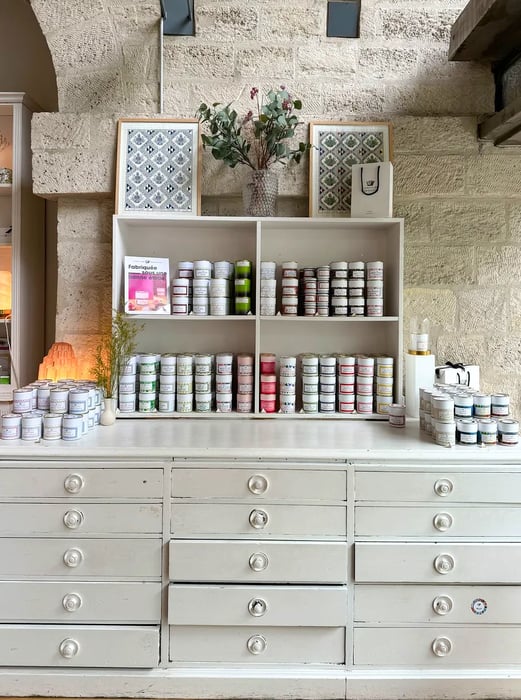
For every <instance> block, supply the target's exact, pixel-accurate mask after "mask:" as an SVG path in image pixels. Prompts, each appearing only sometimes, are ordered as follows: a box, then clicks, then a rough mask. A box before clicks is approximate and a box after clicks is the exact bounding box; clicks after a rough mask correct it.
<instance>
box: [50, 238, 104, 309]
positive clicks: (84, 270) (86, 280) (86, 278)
mask: <svg viewBox="0 0 521 700" xmlns="http://www.w3.org/2000/svg"><path fill="white" fill-rule="evenodd" d="M58 268H59V270H60V271H61V275H60V279H61V285H62V286H61V289H59V292H61V293H59V294H58V298H62V299H63V298H64V297H65V295H66V294H68V293H69V289H71V288H74V287H94V288H99V289H104V288H107V287H110V285H111V277H112V246H111V245H110V244H109V243H107V244H100V242H99V241H95V240H88V241H87V240H86V241H84V242H83V244H82V246H81V255H78V241H77V239H70V238H69V239H66V240H63V241H62V240H58Z"/></svg>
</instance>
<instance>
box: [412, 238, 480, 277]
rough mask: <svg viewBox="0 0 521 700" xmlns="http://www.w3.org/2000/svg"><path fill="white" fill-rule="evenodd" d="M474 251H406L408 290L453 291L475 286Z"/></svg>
mask: <svg viewBox="0 0 521 700" xmlns="http://www.w3.org/2000/svg"><path fill="white" fill-rule="evenodd" d="M474 258H475V253H474V250H473V249H471V250H469V249H468V248H467V247H464V246H452V247H448V246H447V247H446V248H442V247H440V246H432V245H430V246H412V245H411V246H406V247H405V274H404V278H405V285H406V287H438V286H443V287H452V286H461V285H465V284H473V283H474V281H475V272H474V265H475V262H474Z"/></svg>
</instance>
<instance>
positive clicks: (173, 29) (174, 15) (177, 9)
mask: <svg viewBox="0 0 521 700" xmlns="http://www.w3.org/2000/svg"><path fill="white" fill-rule="evenodd" d="M159 2H160V3H161V16H162V18H163V34H166V35H168V36H195V16H194V0H159Z"/></svg>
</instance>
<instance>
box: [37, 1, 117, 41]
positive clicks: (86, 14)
mask: <svg viewBox="0 0 521 700" xmlns="http://www.w3.org/2000/svg"><path fill="white" fill-rule="evenodd" d="M31 8H32V10H33V12H34V14H35V15H36V18H37V20H38V24H39V25H40V27H41V28H42V31H43V33H44V34H48V33H49V32H51V31H53V30H57V29H65V28H66V27H69V26H71V25H80V24H81V23H82V22H86V21H88V20H89V19H93V18H96V17H99V16H100V15H102V14H104V13H105V3H104V2H103V0H89V2H85V0H67V2H63V1H62V2H57V1H56V0H31Z"/></svg>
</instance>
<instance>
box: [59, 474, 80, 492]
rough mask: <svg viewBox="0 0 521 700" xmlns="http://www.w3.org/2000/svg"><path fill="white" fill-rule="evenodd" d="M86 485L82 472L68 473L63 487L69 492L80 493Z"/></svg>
mask: <svg viewBox="0 0 521 700" xmlns="http://www.w3.org/2000/svg"><path fill="white" fill-rule="evenodd" d="M84 486H85V479H84V478H83V477H82V475H81V474H68V475H67V476H66V477H65V480H64V482H63V487H64V489H65V490H66V491H67V492H68V493H79V492H80V491H81V490H82V488H83V487H84Z"/></svg>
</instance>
